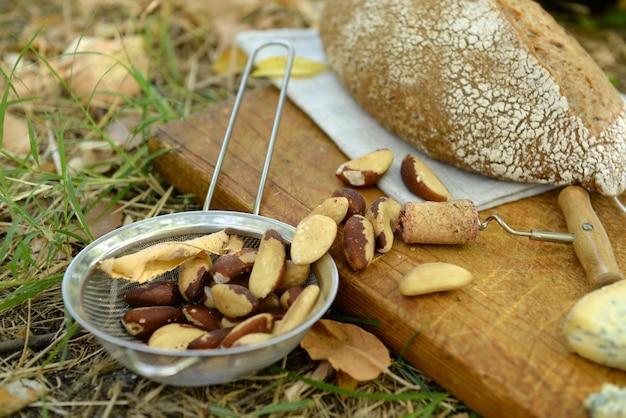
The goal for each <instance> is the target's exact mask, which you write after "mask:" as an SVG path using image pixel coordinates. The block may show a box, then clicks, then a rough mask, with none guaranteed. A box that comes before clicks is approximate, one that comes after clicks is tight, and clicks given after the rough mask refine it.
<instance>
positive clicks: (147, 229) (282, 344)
mask: <svg viewBox="0 0 626 418" xmlns="http://www.w3.org/2000/svg"><path fill="white" fill-rule="evenodd" d="M270 44H277V45H282V46H285V47H286V48H287V50H288V60H287V67H286V71H285V77H284V78H283V84H282V88H281V92H280V97H279V103H278V107H277V112H276V120H275V123H274V129H273V132H272V135H271V137H270V141H269V146H268V153H267V156H266V160H265V167H264V169H263V173H262V178H261V182H260V185H259V190H258V194H257V200H256V202H255V210H254V213H253V214H250V213H240V212H234V211H217V210H209V209H208V208H209V204H210V201H211V197H212V194H213V191H214V189H215V184H216V183H217V177H218V174H219V171H220V167H221V163H222V161H223V157H224V154H225V151H226V148H227V145H228V141H229V139H230V132H231V128H232V125H233V124H234V119H235V117H236V114H237V111H238V107H239V103H240V101H241V97H242V94H243V90H244V88H243V86H245V83H246V79H247V76H248V74H249V73H250V69H251V67H252V64H253V61H254V58H255V56H256V53H257V52H258V50H259V49H261V48H263V47H264V46H266V45H270ZM293 55H294V52H293V48H292V46H291V45H290V44H289V43H287V42H285V41H271V42H269V43H266V44H264V45H262V46H260V47H259V48H257V50H255V51H254V52H253V53H252V54H251V56H250V59H249V61H248V66H247V67H246V70H245V72H244V77H243V80H242V82H241V86H242V87H241V88H240V90H239V93H238V95H237V98H236V100H235V105H234V109H233V114H232V116H231V121H230V123H229V128H228V130H227V133H226V136H225V138H224V143H223V144H222V150H221V151H220V155H219V157H218V161H217V163H216V167H215V174H214V175H213V178H212V180H211V185H210V186H209V192H208V193H207V198H206V201H205V205H204V210H202V211H192V212H183V213H176V214H170V215H163V216H157V217H155V218H151V219H146V220H143V221H139V222H135V223H133V224H130V225H127V226H125V227H122V228H119V229H117V230H115V231H113V232H110V233H109V234H107V235H104V236H103V237H101V238H99V239H97V240H95V241H94V242H92V243H91V244H90V245H88V246H87V247H86V248H85V249H83V250H82V251H81V252H80V253H79V254H78V255H77V256H76V257H75V258H74V259H73V260H72V262H71V264H70V265H69V267H68V269H67V271H66V272H65V275H64V277H63V285H62V287H63V289H62V292H63V300H64V303H65V306H66V308H67V310H68V312H69V314H70V315H71V316H72V317H73V318H74V319H75V320H76V321H77V322H78V323H79V324H80V325H81V326H82V327H83V328H85V329H86V330H87V331H89V332H90V333H92V334H93V335H94V336H95V337H96V338H97V339H98V341H99V342H100V344H101V345H102V346H103V348H104V349H105V350H106V351H107V352H108V353H109V354H110V355H111V356H112V357H113V358H115V359H116V360H118V361H119V362H120V363H122V364H123V365H124V366H125V367H127V368H129V369H131V370H133V371H134V372H136V373H138V374H140V375H142V376H145V377H147V378H149V379H152V380H154V381H157V382H161V383H165V384H169V385H173V386H204V385H211V384H219V383H226V382H230V381H233V380H236V379H239V378H242V377H245V376H248V375H251V374H253V373H255V372H257V371H259V370H261V369H263V368H265V367H267V366H269V365H271V364H273V363H274V362H276V361H278V360H279V359H281V358H282V357H284V356H286V355H287V354H288V353H289V352H291V351H292V350H293V349H294V348H295V347H296V346H297V345H298V344H299V343H300V341H301V340H302V338H304V335H305V334H306V333H307V331H308V330H309V328H310V327H311V326H312V325H313V324H314V323H315V322H316V321H317V320H318V319H319V318H320V317H322V315H324V314H325V313H326V312H327V311H328V309H329V308H330V306H331V304H332V303H333V301H334V299H335V296H336V294H337V288H338V285H339V279H338V272H337V267H336V265H335V262H334V261H333V259H332V257H331V256H330V255H328V254H326V255H325V256H324V257H322V258H321V259H320V260H318V261H317V262H315V263H314V264H313V265H312V266H311V275H310V277H309V280H308V282H307V284H312V283H315V284H317V285H319V287H320V290H321V293H320V297H319V299H318V301H317V304H316V305H315V307H314V309H313V311H312V313H311V314H310V315H309V317H308V318H307V319H306V320H305V321H304V322H303V323H302V324H301V325H299V326H298V327H296V328H295V329H293V330H291V331H290V332H287V333H285V334H283V335H280V336H277V337H274V338H272V339H270V340H268V341H265V342H263V343H259V344H255V345H250V346H240V347H231V348H218V349H208V350H180V351H174V350H163V349H155V348H152V347H149V346H148V345H147V344H145V343H144V342H141V341H139V340H137V339H136V338H134V337H132V336H130V335H129V334H128V333H127V332H126V330H125V329H124V327H123V325H122V323H121V319H122V316H123V314H124V312H125V311H126V310H127V309H128V306H127V305H126V302H125V301H124V295H125V294H126V293H127V292H128V291H129V290H130V289H132V288H133V287H136V286H138V284H137V283H134V282H130V281H127V280H124V279H112V278H111V277H110V276H109V275H108V274H106V273H104V272H103V271H102V270H100V269H99V265H100V263H101V262H102V261H103V260H105V259H107V258H111V257H120V256H122V255H126V254H130V253H133V252H136V251H139V250H141V249H143V248H146V247H149V246H151V245H155V244H158V243H160V242H164V241H184V240H188V239H192V238H196V237H199V236H202V235H206V234H210V233H213V232H217V231H221V230H225V231H226V232H227V233H228V234H236V235H237V236H239V237H240V238H242V239H243V240H244V242H245V245H246V246H248V247H258V245H259V242H260V238H261V236H262V235H263V233H264V232H265V231H266V230H267V229H270V228H272V229H275V230H277V231H278V232H279V233H280V234H281V235H282V237H283V238H284V239H285V240H286V241H288V242H291V241H292V240H293V235H294V232H295V228H294V227H292V226H290V225H288V224H285V223H283V222H280V221H277V220H274V219H270V218H267V217H263V216H260V215H259V214H258V212H259V208H260V201H261V196H262V190H263V185H264V182H265V178H266V174H267V171H268V167H269V162H270V159H271V153H272V149H273V145H274V140H275V137H276V128H277V126H278V123H279V121H280V114H281V111H282V104H283V101H284V93H285V91H286V88H287V82H288V78H289V72H290V70H291V64H292V62H293ZM176 274H177V272H176V270H173V271H171V272H168V273H166V274H163V275H162V276H160V277H158V278H157V279H155V280H176Z"/></svg>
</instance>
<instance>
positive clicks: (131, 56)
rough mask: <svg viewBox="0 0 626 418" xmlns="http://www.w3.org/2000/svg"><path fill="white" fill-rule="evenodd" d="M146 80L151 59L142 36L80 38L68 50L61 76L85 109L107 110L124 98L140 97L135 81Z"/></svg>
mask: <svg viewBox="0 0 626 418" xmlns="http://www.w3.org/2000/svg"><path fill="white" fill-rule="evenodd" d="M134 72H138V73H141V74H143V76H144V77H147V73H148V56H147V53H146V50H145V45H144V41H143V38H142V37H141V36H127V37H124V38H121V39H114V40H103V39H97V38H80V39H78V40H77V41H75V42H74V43H73V44H72V46H70V47H69V48H67V50H66V56H65V57H64V59H63V60H61V61H60V63H59V73H60V74H62V75H63V79H64V80H65V81H66V82H67V84H68V86H69V88H70V89H71V90H72V91H73V93H74V94H75V95H76V96H77V97H79V98H80V100H81V102H82V103H83V104H84V105H87V104H89V103H91V104H92V105H95V106H98V107H108V106H110V105H111V104H113V103H116V102H118V101H119V100H122V97H123V96H138V95H139V94H140V93H141V86H140V84H139V83H138V82H137V80H135V78H134V77H133V73H134Z"/></svg>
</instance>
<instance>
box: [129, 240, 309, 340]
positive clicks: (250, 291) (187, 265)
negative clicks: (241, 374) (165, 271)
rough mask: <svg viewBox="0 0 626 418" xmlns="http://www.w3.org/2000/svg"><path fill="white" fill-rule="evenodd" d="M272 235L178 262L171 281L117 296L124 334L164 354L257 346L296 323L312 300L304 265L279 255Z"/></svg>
mask: <svg viewBox="0 0 626 418" xmlns="http://www.w3.org/2000/svg"><path fill="white" fill-rule="evenodd" d="M287 251H288V245H287V243H286V241H285V240H284V239H283V237H282V236H281V235H280V233H279V232H278V231H276V230H274V229H268V230H267V231H265V233H264V234H263V236H262V238H261V239H260V242H259V246H258V248H251V247H244V248H242V249H240V250H237V251H235V252H229V253H226V254H223V255H220V256H218V257H217V258H216V259H215V261H212V259H211V257H210V256H209V255H207V253H205V252H201V253H199V254H198V255H197V256H195V257H193V258H190V259H188V260H186V261H185V262H184V263H183V264H181V265H180V266H179V268H178V278H177V280H176V281H174V280H156V281H152V282H149V283H147V284H143V285H140V286H139V287H136V288H134V289H132V290H130V291H128V292H127V293H126V294H125V295H124V300H125V302H126V303H127V304H128V306H129V309H128V310H127V311H126V312H125V314H124V315H123V318H122V324H123V326H124V328H125V329H126V331H127V332H128V333H129V334H130V335H132V336H134V337H136V338H137V339H139V340H142V341H146V342H147V344H148V346H150V347H154V348H160V349H167V350H186V349H213V348H229V347H235V346H242V345H251V344H256V343H260V342H263V341H266V340H269V339H270V338H273V337H275V336H278V335H281V334H284V333H287V332H289V331H291V330H292V329H294V328H296V327H297V326H299V325H300V324H301V323H303V322H304V320H305V319H306V318H307V317H308V315H309V314H310V313H311V311H312V310H313V307H314V306H315V303H316V302H317V300H318V298H319V297H320V288H319V286H317V285H316V284H309V285H306V282H307V279H308V278H309V275H310V272H311V266H310V264H296V263H294V262H293V260H291V259H288V257H287Z"/></svg>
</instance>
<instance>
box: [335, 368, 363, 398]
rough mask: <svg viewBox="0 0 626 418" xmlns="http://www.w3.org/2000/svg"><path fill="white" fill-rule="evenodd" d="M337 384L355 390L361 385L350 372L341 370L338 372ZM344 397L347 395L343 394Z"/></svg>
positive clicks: (342, 387)
mask: <svg viewBox="0 0 626 418" xmlns="http://www.w3.org/2000/svg"><path fill="white" fill-rule="evenodd" d="M337 386H339V387H340V388H341V389H345V390H352V391H354V390H356V388H357V387H358V386H359V381H358V380H356V379H355V378H353V377H352V376H350V375H349V374H348V373H346V372H342V371H341V370H339V371H338V372H337ZM343 397H345V395H343Z"/></svg>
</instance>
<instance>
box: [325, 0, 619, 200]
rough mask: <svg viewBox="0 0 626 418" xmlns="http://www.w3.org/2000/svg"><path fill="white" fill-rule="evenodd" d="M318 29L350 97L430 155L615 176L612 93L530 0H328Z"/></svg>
mask: <svg viewBox="0 0 626 418" xmlns="http://www.w3.org/2000/svg"><path fill="white" fill-rule="evenodd" d="M320 36H321V39H322V42H323V45H324V49H325V52H326V55H327V58H328V60H329V64H330V66H331V68H332V69H333V70H334V71H335V72H336V73H337V75H338V77H339V79H340V80H341V82H342V83H343V84H344V86H345V87H346V89H347V90H348V91H349V92H350V94H351V95H352V96H353V97H354V98H355V100H356V101H357V102H358V103H359V104H360V105H361V106H362V107H363V108H364V109H365V110H366V111H367V112H368V113H369V114H370V115H371V116H372V117H374V118H375V119H376V120H378V121H379V122H380V123H381V124H382V125H383V126H385V127H386V128H387V129H389V130H390V131H392V132H394V133H395V134H397V135H398V136H399V137H400V138H402V139H404V140H405V141H407V142H409V143H411V144H413V145H414V146H415V147H416V148H417V149H419V150H421V151H423V152H425V153H426V154H428V155H430V156H431V157H433V158H436V159H439V160H442V161H445V162H448V163H450V164H452V165H455V166H457V167H460V168H463V169H466V170H469V171H473V172H478V173H481V174H484V175H487V176H491V177H495V178H499V179H503V180H511V181H520V182H533V183H549V184H556V185H566V184H579V185H581V186H583V187H585V188H586V189H588V190H590V191H598V192H600V193H602V194H605V195H618V194H621V193H622V192H623V191H624V189H625V188H626V110H625V105H624V101H623V100H622V98H621V96H620V95H619V93H618V92H617V90H616V89H615V88H614V87H613V86H612V85H611V83H610V82H609V80H608V78H607V77H606V75H605V74H604V73H603V71H602V70H601V69H600V68H599V67H598V66H597V64H596V63H595V62H594V61H593V59H592V58H591V57H590V56H589V55H588V54H587V52H586V51H585V50H584V49H583V48H582V47H581V46H580V44H579V43H578V42H577V41H576V40H575V39H574V38H573V37H571V36H570V35H569V34H568V33H567V32H566V31H565V30H564V29H563V28H562V27H561V26H560V25H559V24H558V23H557V22H556V21H555V20H554V19H553V18H552V17H551V16H550V15H549V14H548V13H547V12H546V11H545V10H543V9H542V8H541V6H539V5H538V4H537V3H535V2H534V1H531V0H329V1H327V2H326V4H325V8H324V12H323V16H322V19H321V25H320Z"/></svg>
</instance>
